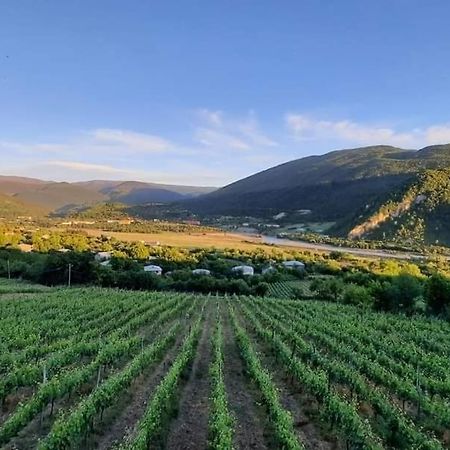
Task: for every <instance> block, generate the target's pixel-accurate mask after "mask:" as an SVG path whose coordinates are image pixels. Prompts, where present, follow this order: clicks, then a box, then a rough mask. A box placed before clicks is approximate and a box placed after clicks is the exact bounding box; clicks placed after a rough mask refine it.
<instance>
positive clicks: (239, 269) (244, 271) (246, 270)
mask: <svg viewBox="0 0 450 450" xmlns="http://www.w3.org/2000/svg"><path fill="white" fill-rule="evenodd" d="M231 271H232V272H234V273H240V274H241V275H245V276H252V275H254V273H255V270H254V269H253V267H252V266H235V267H233V268H232V269H231Z"/></svg>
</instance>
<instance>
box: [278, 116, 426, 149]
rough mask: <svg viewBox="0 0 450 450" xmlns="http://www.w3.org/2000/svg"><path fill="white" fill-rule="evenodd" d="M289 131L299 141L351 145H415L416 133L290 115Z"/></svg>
mask: <svg viewBox="0 0 450 450" xmlns="http://www.w3.org/2000/svg"><path fill="white" fill-rule="evenodd" d="M285 120H286V124H287V127H288V129H289V130H290V131H291V132H292V133H293V134H294V136H295V137H296V138H297V139H299V140H320V139H338V140H343V141H346V142H349V143H360V144H370V145H375V144H392V145H406V146H409V145H414V143H415V142H417V137H418V136H417V133H415V132H407V133H402V132H397V131H395V130H394V129H392V128H390V127H380V126H376V125H366V124H361V123H357V122H353V121H351V120H339V121H330V120H316V119H313V118H311V117H309V116H307V115H304V114H288V115H287V116H286V119H285Z"/></svg>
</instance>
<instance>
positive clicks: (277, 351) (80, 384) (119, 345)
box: [0, 288, 450, 450]
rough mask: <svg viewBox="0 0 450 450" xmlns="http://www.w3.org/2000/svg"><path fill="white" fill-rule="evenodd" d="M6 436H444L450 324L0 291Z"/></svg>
mask: <svg viewBox="0 0 450 450" xmlns="http://www.w3.org/2000/svg"><path fill="white" fill-rule="evenodd" d="M0 325H1V326H0V375H1V378H0V402H1V411H0V447H1V448H4V449H34V448H38V449H40V450H50V449H94V448H99V449H108V448H115V449H137V450H138V449H149V448H155V449H163V448H165V449H173V450H174V449H203V448H211V449H231V448H235V449H248V448H254V449H273V448H280V449H281V448H283V449H302V448H308V449H346V448H349V449H383V448H399V449H439V448H449V446H450V431H449V430H450V404H449V400H450V358H449V354H450V325H449V324H448V323H446V322H444V321H439V320H432V319H421V318H414V319H411V318H406V317H403V316H400V315H397V316H394V315H389V314H378V313H373V312H364V311H362V310H359V309H356V308H352V307H346V306H343V305H337V304H332V303H324V302H318V301H292V300H288V299H274V298H253V297H240V298H239V297H216V296H201V295H191V294H178V293H154V292H128V291H120V290H107V289H97V288H84V289H78V288H76V289H72V290H67V289H59V290H49V291H43V292H35V293H29V294H28V295H27V296H21V294H20V293H19V294H17V297H14V296H11V295H10V294H8V296H7V298H5V299H4V300H2V301H0Z"/></svg>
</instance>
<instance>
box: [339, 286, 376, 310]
mask: <svg viewBox="0 0 450 450" xmlns="http://www.w3.org/2000/svg"><path fill="white" fill-rule="evenodd" d="M342 303H345V304H347V305H355V306H361V307H364V308H371V307H372V306H373V297H372V295H371V294H370V291H369V290H368V289H367V288H366V287H364V286H358V285H357V284H352V283H351V284H348V285H346V286H345V289H344V293H343V296H342Z"/></svg>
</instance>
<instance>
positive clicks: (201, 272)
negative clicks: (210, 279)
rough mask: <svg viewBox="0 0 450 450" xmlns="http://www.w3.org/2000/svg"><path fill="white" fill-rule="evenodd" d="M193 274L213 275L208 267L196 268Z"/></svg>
mask: <svg viewBox="0 0 450 450" xmlns="http://www.w3.org/2000/svg"><path fill="white" fill-rule="evenodd" d="M192 274H193V275H211V271H210V270H208V269H194V270H193V271H192Z"/></svg>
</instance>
